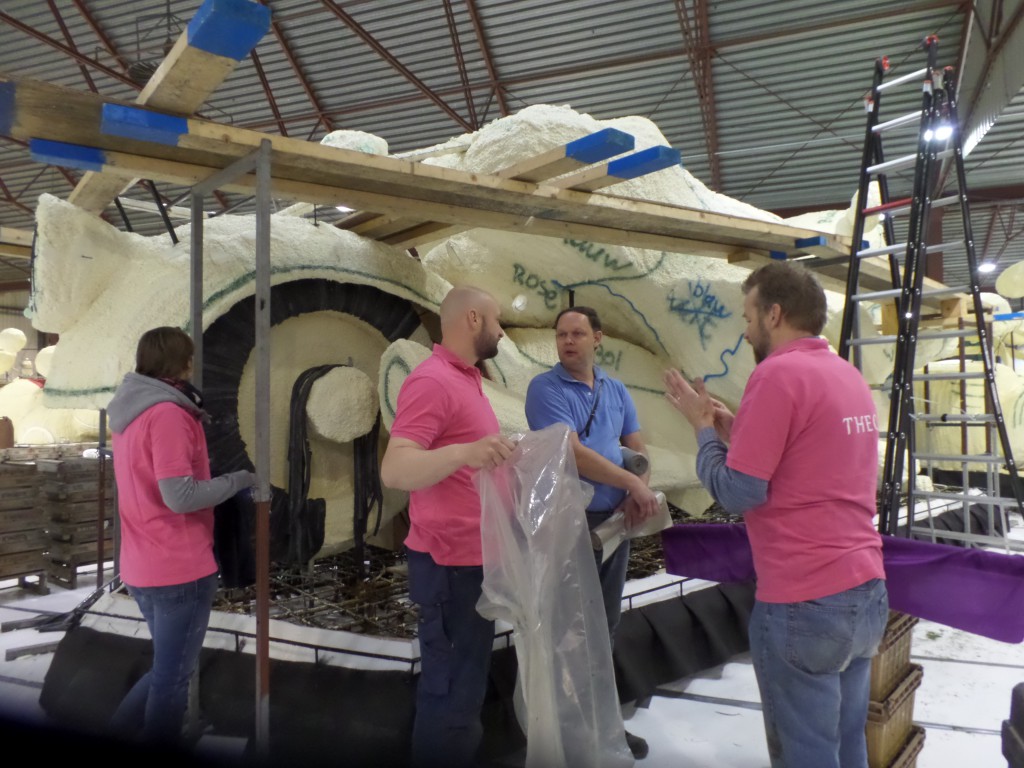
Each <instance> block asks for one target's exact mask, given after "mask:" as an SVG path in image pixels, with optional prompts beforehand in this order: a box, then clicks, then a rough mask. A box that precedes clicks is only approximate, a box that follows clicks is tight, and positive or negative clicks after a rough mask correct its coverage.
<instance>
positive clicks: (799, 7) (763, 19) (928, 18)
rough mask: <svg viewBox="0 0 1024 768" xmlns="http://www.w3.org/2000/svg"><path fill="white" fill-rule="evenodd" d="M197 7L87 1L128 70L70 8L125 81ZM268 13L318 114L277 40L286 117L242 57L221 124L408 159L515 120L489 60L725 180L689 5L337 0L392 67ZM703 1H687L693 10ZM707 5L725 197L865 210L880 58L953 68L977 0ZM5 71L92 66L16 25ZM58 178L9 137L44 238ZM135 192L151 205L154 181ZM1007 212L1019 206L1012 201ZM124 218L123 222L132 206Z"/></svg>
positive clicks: (8, 5)
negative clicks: (623, 120)
mask: <svg viewBox="0 0 1024 768" xmlns="http://www.w3.org/2000/svg"><path fill="white" fill-rule="evenodd" d="M199 4H200V3H199V0H173V2H171V3H170V10H171V12H172V13H173V15H174V17H175V18H173V19H169V18H168V17H167V16H166V8H167V5H166V3H165V0H134V2H132V3H130V4H126V3H123V2H121V0H90V2H89V3H88V4H87V8H88V11H89V13H90V14H91V15H92V17H93V19H94V20H95V22H96V24H97V25H98V26H99V27H100V28H101V29H102V30H103V32H104V34H105V35H106V37H107V38H108V39H109V40H110V41H111V42H112V44H113V46H114V47H115V48H116V50H117V52H118V54H119V58H120V60H119V58H118V57H115V56H114V55H112V54H111V53H110V52H109V51H107V50H106V49H105V47H104V45H103V43H102V42H101V41H100V39H99V37H98V36H97V35H96V33H95V31H94V30H93V29H92V27H91V26H90V24H89V23H88V21H87V20H86V19H85V18H84V16H83V15H82V14H81V13H80V12H79V11H78V10H77V9H75V8H73V7H71V6H70V5H62V6H61V14H62V19H63V21H64V22H65V24H66V27H67V30H68V34H69V35H70V36H71V39H72V40H73V41H74V45H75V46H77V48H78V49H79V51H80V52H81V54H82V55H84V56H86V57H88V58H89V59H92V60H94V61H96V62H98V63H99V64H101V65H103V66H104V67H107V68H109V69H110V70H113V72H114V73H117V74H120V75H123V74H124V73H125V71H126V67H127V66H128V65H129V64H131V63H133V62H136V61H139V60H142V61H151V62H157V61H159V60H160V59H161V58H162V56H163V53H164V45H165V42H166V40H167V38H168V37H170V38H172V39H173V38H175V37H176V36H177V30H178V28H179V25H180V24H182V23H187V21H188V20H189V19H190V18H191V17H192V16H193V14H194V13H195V11H196V9H197V8H198V6H199ZM265 4H266V5H269V6H270V7H271V9H272V11H273V19H274V21H275V24H276V26H277V29H278V31H279V32H280V34H281V36H282V37H283V38H284V40H285V41H286V44H287V46H288V47H289V49H290V51H291V53H292V54H293V56H294V58H295V60H296V61H297V62H298V67H299V70H300V72H301V77H302V78H304V79H305V81H306V84H307V86H308V89H309V90H310V91H312V93H313V98H315V100H316V102H317V105H318V106H317V105H315V104H314V102H313V99H312V98H311V97H310V95H309V94H308V93H307V87H305V86H304V85H303V84H302V82H301V81H300V76H299V74H297V73H296V70H295V68H293V66H292V64H291V63H290V62H289V61H288V57H287V56H286V53H285V51H284V48H283V47H282V44H281V42H280V41H279V39H278V37H277V35H276V34H275V33H273V32H272V33H270V34H268V35H267V36H266V37H265V38H264V39H263V40H262V41H261V42H260V43H259V45H258V46H257V48H256V55H257V56H258V57H259V61H260V64H261V65H262V67H263V70H264V72H265V74H266V77H267V79H268V82H269V90H270V94H271V96H272V98H273V100H274V102H275V104H276V106H277V108H278V111H279V113H280V116H281V117H280V123H279V121H278V118H277V117H275V114H274V111H273V109H272V108H271V103H270V100H271V97H270V96H268V94H267V92H266V91H265V90H264V88H263V86H262V85H261V83H260V80H259V77H258V75H257V70H256V66H255V64H254V61H253V59H252V58H247V59H245V60H243V61H242V62H241V63H240V65H239V66H238V67H237V69H236V70H235V72H234V73H233V74H232V75H231V76H230V77H229V78H228V79H227V81H226V82H225V83H224V84H223V85H221V87H220V88H218V89H217V90H216V92H215V93H214V94H213V95H212V96H211V98H210V99H209V100H208V101H207V103H206V104H205V105H204V106H203V109H202V111H201V114H203V115H204V116H205V117H208V118H209V119H212V120H216V121H221V122H226V123H230V124H233V125H239V126H245V127H249V128H256V129H259V130H264V131H267V132H271V133H276V132H279V131H280V130H281V127H280V126H281V125H282V124H283V126H284V130H285V131H287V133H288V134H289V135H291V136H294V137H299V138H308V139H310V140H318V139H319V138H321V137H322V136H323V135H324V133H326V132H327V130H328V123H329V124H330V125H333V126H334V127H339V128H341V127H343V128H350V129H357V130H363V131H367V132H370V133H374V134H377V135H379V136H382V137H384V138H385V139H387V141H388V142H389V145H390V149H391V151H392V152H402V151H406V150H410V149H414V148H418V147H424V146H429V145H431V144H434V143H437V142H440V141H444V140H446V139H448V138H450V137H451V136H453V135H458V134H460V133H463V132H465V131H466V130H467V128H466V126H467V125H468V126H473V125H480V124H483V123H485V122H487V121H489V120H491V119H494V118H495V117H498V116H499V115H500V112H499V107H498V100H497V98H496V97H495V94H494V92H493V88H492V83H491V78H490V75H489V73H488V68H487V60H488V58H489V59H490V61H491V63H492V65H493V69H494V71H495V73H496V77H497V79H498V80H499V82H500V84H501V87H502V94H503V97H504V98H505V100H506V101H507V103H508V106H509V109H510V110H513V111H514V110H517V109H519V108H521V107H523V106H526V105H529V104H536V103H554V104H569V105H571V106H572V107H574V108H575V109H577V110H580V111H585V112H589V113H591V114H593V115H594V116H595V117H598V118H611V117H618V116H622V115H629V114H637V115H643V116H647V117H650V118H652V119H653V120H654V121H655V122H656V123H658V125H659V127H660V128H661V130H662V132H663V133H664V134H665V136H666V137H667V139H668V140H669V142H670V143H671V144H673V145H674V146H676V147H677V148H679V149H680V150H681V152H682V155H683V160H684V165H685V166H686V167H687V168H688V169H689V170H690V172H691V173H693V174H694V175H696V176H697V177H698V178H699V179H701V180H702V181H704V182H705V183H708V184H710V183H711V181H712V179H711V158H709V156H708V141H707V136H706V133H705V126H704V121H703V118H702V112H701V105H700V102H699V100H698V98H697V92H696V88H695V83H694V82H693V77H692V75H691V63H690V59H689V57H688V56H687V47H686V39H685V36H684V34H683V31H682V28H681V26H680V23H679V17H678V12H677V8H676V2H674V0H559V2H555V3H552V2H550V0H475V3H473V5H474V7H475V9H476V12H477V14H478V17H479V21H480V25H481V28H482V31H483V37H484V39H483V40H481V39H480V37H479V36H478V34H477V31H476V29H475V27H474V24H473V19H472V15H471V9H470V4H469V3H467V2H466V0H451V2H450V4H449V6H450V9H451V13H452V17H453V21H454V27H455V33H454V37H453V32H452V29H451V28H450V26H449V20H448V18H447V16H446V13H445V3H443V2H437V0H372V1H371V0H355V1H352V2H345V3H339V4H337V6H338V7H339V8H341V9H342V10H343V11H344V13H346V14H348V15H349V16H350V17H352V18H353V19H354V20H355V22H356V23H357V24H358V25H359V26H360V27H361V28H362V29H363V30H364V31H365V33H366V34H368V35H370V36H372V37H373V39H374V40H375V41H376V42H377V43H379V45H380V46H382V47H383V48H384V49H385V50H386V51H387V53H388V54H389V55H390V56H391V57H393V59H394V62H390V61H388V60H387V59H386V57H385V56H384V55H382V54H381V53H380V52H378V51H376V50H374V49H373V48H372V47H371V46H370V45H368V44H367V43H366V42H365V41H364V40H363V39H361V38H360V37H359V36H358V35H357V34H356V33H355V32H354V31H353V30H352V29H351V28H350V27H349V26H348V25H346V24H345V23H344V22H343V21H342V20H341V19H339V18H338V17H337V16H336V15H335V14H334V13H333V12H332V11H331V9H330V8H328V7H327V6H328V4H326V3H310V2H308V0H271V1H269V2H266V3H265ZM695 5H696V3H694V2H692V1H688V2H687V7H688V8H689V9H690V10H691V12H693V8H694V7H695ZM702 5H703V6H705V7H706V8H707V9H708V24H709V35H710V39H709V44H710V49H709V53H710V55H711V57H712V58H711V77H712V84H713V92H714V117H715V123H716V126H715V130H716V135H717V143H718V158H717V160H718V163H719V166H720V168H721V181H722V184H721V189H720V190H719V191H722V192H724V193H725V194H728V195H731V196H733V197H737V198H740V199H743V200H745V201H747V202H750V203H752V204H754V205H757V206H758V207H761V208H766V209H769V210H781V209H790V210H791V209H812V208H814V207H816V206H817V207H821V206H833V205H842V204H845V201H848V200H849V199H850V197H851V196H852V195H853V193H854V191H855V187H856V184H857V173H858V167H859V163H860V155H861V147H862V143H863V133H864V113H863V109H862V96H863V94H864V92H865V91H866V90H867V89H868V87H869V86H870V80H871V75H872V71H873V66H874V64H873V63H874V60H875V59H876V58H877V57H878V56H880V55H888V56H890V57H891V60H892V62H893V64H894V65H895V67H896V68H897V69H899V70H908V69H913V68H917V67H919V66H921V65H922V64H923V61H922V57H921V54H920V53H919V52H918V51H917V50H916V49H917V47H918V46H919V44H920V41H921V40H922V38H923V37H924V36H925V35H927V34H938V35H939V36H940V37H941V39H942V57H941V58H942V59H943V61H945V62H949V63H955V62H956V59H957V56H958V47H959V41H960V37H961V35H962V30H963V28H964V20H965V16H964V12H965V8H966V7H967V4H965V3H963V2H959V1H958V0H913V1H911V2H905V3H896V4H894V3H892V2H891V0H830V2H829V3H824V4H818V5H816V6H814V8H813V12H812V13H809V11H808V5H807V3H806V2H804V0H774V1H773V2H769V3H765V2H763V1H762V0H757V1H755V0H728V2H726V1H725V0H706V2H705V3H702ZM2 10H3V12H4V13H6V14H9V16H10V17H12V18H14V19H16V20H18V21H19V22H21V23H22V24H24V25H27V26H29V27H31V28H33V29H35V30H38V32H39V33H41V34H42V35H44V36H46V37H48V38H50V39H51V40H52V41H56V42H57V43H59V44H61V45H64V46H68V43H67V40H66V39H65V37H64V34H63V32H62V31H61V29H60V27H59V25H58V24H57V21H56V19H55V18H54V16H53V14H52V13H51V11H50V9H49V6H48V4H44V3H39V2H37V1H36V0H5V2H4V4H3V9H2ZM456 47H457V48H458V50H459V51H461V54H462V59H463V62H464V66H465V78H466V80H467V81H468V91H469V94H470V95H469V96H467V84H466V83H464V81H463V77H462V74H461V73H460V71H459V67H458V64H457V59H456V56H455V55H454V51H455V49H456ZM973 53H974V52H973V51H972V54H973ZM395 63H397V64H398V65H399V66H400V67H404V68H406V71H407V72H409V73H412V75H413V76H414V77H415V78H417V79H418V80H419V81H420V83H422V85H423V87H424V88H426V89H429V90H430V91H431V93H432V95H433V96H434V98H435V99H436V100H440V101H442V102H443V103H444V105H446V106H447V107H448V108H449V109H450V110H451V112H454V113H455V115H456V116H454V117H453V115H452V114H449V112H447V111H445V109H444V108H442V107H441V106H439V105H438V104H437V103H435V100H432V98H431V97H430V95H428V94H426V93H424V92H423V90H421V88H420V87H419V86H418V85H417V84H415V83H414V82H412V81H411V78H410V77H407V76H406V74H403V73H402V72H400V71H399V68H398V67H396V66H395ZM86 71H88V72H89V76H90V77H91V78H92V81H93V83H94V84H95V86H96V88H97V89H98V90H100V91H101V92H102V93H104V94H108V95H111V96H115V97H118V98H124V99H133V98H134V97H135V96H136V94H137V89H136V88H133V87H132V86H130V85H127V84H125V83H124V82H122V81H120V80H118V79H116V78H115V77H114V76H111V75H108V74H104V73H103V72H101V71H99V70H98V69H97V68H95V67H91V66H88V65H86ZM0 72H4V73H6V74H16V75H22V76H31V77H35V78H39V79H42V80H46V81H49V82H53V83H57V84H60V85H65V86H69V87H72V88H77V89H85V88H88V84H87V81H86V78H85V76H84V75H83V73H82V66H80V64H79V63H78V62H76V61H75V60H73V59H72V58H71V57H70V56H68V55H66V54H65V53H62V52H60V51H59V50H57V48H56V47H54V45H51V44H47V43H46V42H44V41H40V40H39V39H36V38H34V37H32V36H30V35H28V34H26V33H25V32H23V31H21V30H19V29H17V28H15V27H14V26H12V25H9V24H6V23H3V22H2V21H0ZM467 99H468V101H467ZM918 101H919V95H918V93H917V92H916V91H915V90H914V89H913V88H911V89H908V90H907V91H906V92H905V93H903V94H901V95H896V96H892V97H890V96H887V97H886V109H887V111H889V112H897V111H899V110H900V109H904V108H905V109H906V110H907V111H911V110H913V109H916V108H917V104H918ZM470 105H472V107H471V106H470ZM474 116H475V122H474ZM1022 117H1024V99H1022V97H1021V96H1018V97H1017V99H1015V100H1014V102H1013V103H1012V104H1011V105H1010V107H1009V108H1008V109H1007V110H1006V111H1005V112H1004V114H1003V115H1002V116H1001V117H1000V118H999V120H998V121H997V122H996V123H995V126H994V127H993V128H992V130H991V131H990V132H989V134H988V136H986V138H985V140H984V141H983V142H982V143H981V144H980V145H979V146H978V147H977V148H976V149H975V150H974V153H973V154H972V155H971V156H970V157H969V158H968V162H967V166H968V172H969V177H968V181H969V184H970V185H971V188H972V189H982V188H985V187H1011V186H1019V185H1020V184H1021V171H1022V170H1024V141H1021V140H1020V136H1021V135H1022V133H1021V130H1020V128H1021V125H1020V122H1021V119H1022ZM888 141H889V140H888V139H887V142H888ZM912 144H913V136H912V135H909V136H908V137H906V138H904V139H898V138H894V139H893V140H892V141H891V143H887V146H886V151H887V153H888V154H889V156H893V155H894V154H898V153H899V152H901V151H905V150H904V148H905V147H906V148H910V147H912ZM41 170H42V169H41V167H40V166H38V165H36V164H34V163H32V162H31V160H29V159H28V155H27V152H26V150H25V149H24V147H22V146H21V145H19V144H17V143H13V142H11V141H8V140H0V179H2V180H3V182H4V184H5V185H6V187H7V193H6V194H3V195H2V196H0V224H3V225H4V226H12V227H17V228H22V229H26V228H31V226H32V218H31V215H30V213H29V212H28V211H26V210H25V208H24V207H27V208H31V207H32V206H33V205H34V200H35V197H36V195H37V194H38V193H39V192H42V191H50V192H52V193H54V194H57V195H59V196H62V197H66V196H67V194H68V193H69V192H70V190H71V183H70V182H69V181H68V180H67V179H66V178H65V177H64V176H63V175H62V174H60V173H59V172H57V171H55V170H53V169H48V170H45V171H44V172H42V173H41ZM77 175H78V174H75V178H77ZM907 179H909V175H908V176H907ZM899 183H900V182H899V180H898V179H897V180H894V184H895V185H896V186H898V185H899ZM906 183H908V184H909V181H907V182H906ZM26 190H27V191H26ZM161 192H162V194H163V195H164V196H165V197H167V198H169V199H175V198H177V197H179V196H180V195H182V194H184V193H185V192H186V190H184V189H180V188H174V187H171V186H165V185H161ZM0 194H2V193H0ZM128 194H129V195H130V196H134V197H139V198H141V199H147V200H148V199H150V198H149V193H148V192H147V191H146V190H143V189H135V190H132V191H130V192H129V193H128ZM7 197H10V198H13V201H12V200H6V199H5V198H7ZM1017 197H1018V198H1021V197H1024V195H1021V194H1019V193H1018V194H1017ZM244 200H245V198H243V197H238V196H227V202H228V204H229V205H235V204H238V203H240V202H241V203H243V204H242V206H241V207H240V209H239V210H246V205H245V204H244ZM22 206H24V207H22ZM982 209H983V210H982ZM990 210H991V208H990V207H985V206H980V207H979V206H976V210H975V213H974V215H973V216H972V219H973V226H974V229H975V230H976V232H977V231H978V230H979V229H985V230H986V231H987V226H988V222H989V221H990V220H991V215H990ZM1002 210H1003V211H1004V213H1005V215H1006V216H1008V215H1009V213H1008V211H1009V210H1010V208H1007V207H1005V206H1004V207H1003V209H1002ZM130 215H131V219H132V223H133V225H134V226H135V227H136V229H138V230H140V231H144V232H159V231H162V224H161V222H160V221H159V219H158V218H157V217H155V216H152V215H148V214H144V213H139V212H132V213H131V214H130ZM1022 218H1024V217H1022ZM112 220H113V221H115V223H117V222H118V220H117V217H116V214H115V215H114V217H113V218H112ZM997 229H998V228H997ZM1007 231H1008V232H1010V231H1009V230H1007ZM1010 234H1012V232H1010ZM1005 239H1006V238H1005V235H1004V236H1003V239H999V238H998V237H996V236H993V237H990V238H989V241H990V246H991V247H992V248H994V249H995V251H993V252H996V251H998V250H1000V249H1002V253H1003V256H1002V257H1001V259H1000V263H1001V264H1002V263H1008V261H1007V260H1008V259H1010V258H1020V256H1021V255H1024V247H1020V248H1019V247H1018V245H1017V241H1016V240H1014V239H1013V238H1010V240H1009V245H1008V246H1006V247H1003V245H1004V241H1005ZM946 269H947V273H948V274H954V273H955V272H956V270H957V269H958V267H957V265H956V263H955V262H954V261H952V260H949V261H947V266H946Z"/></svg>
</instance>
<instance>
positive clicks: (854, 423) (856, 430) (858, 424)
mask: <svg viewBox="0 0 1024 768" xmlns="http://www.w3.org/2000/svg"><path fill="white" fill-rule="evenodd" d="M843 426H845V427H846V434H848V435H852V434H858V435H864V434H867V433H869V432H870V433H877V432H878V416H877V415H876V414H874V413H865V414H863V415H861V416H844V417H843Z"/></svg>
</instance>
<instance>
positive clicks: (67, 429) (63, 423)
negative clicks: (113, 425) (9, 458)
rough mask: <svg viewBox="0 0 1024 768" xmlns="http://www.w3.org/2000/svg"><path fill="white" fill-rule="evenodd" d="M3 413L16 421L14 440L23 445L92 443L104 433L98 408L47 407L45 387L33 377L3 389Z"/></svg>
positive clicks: (0, 410) (0, 412)
mask: <svg viewBox="0 0 1024 768" xmlns="http://www.w3.org/2000/svg"><path fill="white" fill-rule="evenodd" d="M0 416H7V417H8V418H9V419H10V420H11V422H12V423H13V424H14V442H15V443H19V444H31V445H42V444H51V443H60V442H70V443H79V442H89V441H92V440H96V439H98V437H99V433H100V427H99V413H98V412H97V411H91V410H78V409H70V408H47V407H46V406H45V405H44V404H43V390H42V389H41V388H40V387H39V384H37V383H36V382H34V381H30V380H29V379H16V380H15V381H12V382H11V383H10V384H7V385H6V386H4V387H3V388H0Z"/></svg>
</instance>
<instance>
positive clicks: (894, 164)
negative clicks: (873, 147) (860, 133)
mask: <svg viewBox="0 0 1024 768" xmlns="http://www.w3.org/2000/svg"><path fill="white" fill-rule="evenodd" d="M952 154H953V150H951V149H944V150H942V151H941V152H936V153H935V159H936V160H944V159H945V158H947V157H951V156H952ZM917 155H918V153H917V152H914V153H913V154H910V155H903V157H897V158H896V159H895V160H886V161H885V162H884V163H878V164H877V165H870V166H868V168H867V173H868V174H875V173H888V172H889V171H898V170H901V169H903V168H910V167H911V166H912V165H914V164H916V163H917Z"/></svg>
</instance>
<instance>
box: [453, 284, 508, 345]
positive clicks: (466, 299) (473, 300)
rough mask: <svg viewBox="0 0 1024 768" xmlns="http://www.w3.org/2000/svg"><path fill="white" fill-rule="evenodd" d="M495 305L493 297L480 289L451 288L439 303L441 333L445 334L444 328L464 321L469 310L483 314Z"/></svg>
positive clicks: (470, 287) (469, 287)
mask: <svg viewBox="0 0 1024 768" xmlns="http://www.w3.org/2000/svg"><path fill="white" fill-rule="evenodd" d="M496 304H497V302H496V301H495V300H494V297H493V296H491V294H489V293H488V292H487V291H484V290H481V289H480V288H474V287H473V286H471V285H462V286H458V287H456V288H452V289H451V290H450V291H448V295H447V296H445V297H444V300H443V301H442V302H441V310H440V315H441V333H442V334H444V333H445V328H446V327H447V328H449V329H450V328H453V327H454V323H456V322H458V321H460V320H462V319H464V318H465V316H466V314H467V313H469V312H470V311H471V310H476V311H477V312H483V311H484V310H485V309H488V308H490V306H491V305H496Z"/></svg>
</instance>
